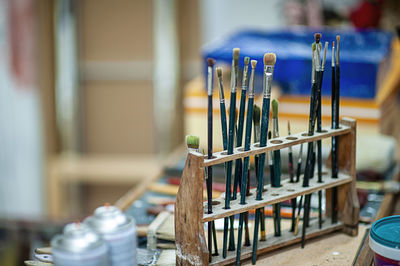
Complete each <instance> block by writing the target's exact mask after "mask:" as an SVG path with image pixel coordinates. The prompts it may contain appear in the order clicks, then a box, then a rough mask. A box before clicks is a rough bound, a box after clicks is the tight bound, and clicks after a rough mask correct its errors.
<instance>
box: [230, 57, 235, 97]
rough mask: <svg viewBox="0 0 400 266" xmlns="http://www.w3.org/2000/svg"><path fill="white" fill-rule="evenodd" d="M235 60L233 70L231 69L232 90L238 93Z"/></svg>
mask: <svg viewBox="0 0 400 266" xmlns="http://www.w3.org/2000/svg"><path fill="white" fill-rule="evenodd" d="M233 62H234V61H232V70H231V92H232V93H236V71H235V65H233Z"/></svg>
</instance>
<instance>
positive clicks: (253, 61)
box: [251, 60, 257, 68]
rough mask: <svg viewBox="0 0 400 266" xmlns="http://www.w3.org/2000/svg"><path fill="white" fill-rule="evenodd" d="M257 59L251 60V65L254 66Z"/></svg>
mask: <svg viewBox="0 0 400 266" xmlns="http://www.w3.org/2000/svg"><path fill="white" fill-rule="evenodd" d="M256 65H257V60H251V67H252V68H256Z"/></svg>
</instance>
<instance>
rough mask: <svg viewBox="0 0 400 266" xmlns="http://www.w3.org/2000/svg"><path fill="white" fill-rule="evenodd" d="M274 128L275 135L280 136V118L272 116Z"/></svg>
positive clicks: (275, 136)
mask: <svg viewBox="0 0 400 266" xmlns="http://www.w3.org/2000/svg"><path fill="white" fill-rule="evenodd" d="M272 128H273V134H272V135H273V137H274V138H279V127H278V118H277V117H274V118H272Z"/></svg>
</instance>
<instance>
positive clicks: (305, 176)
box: [303, 142, 314, 187]
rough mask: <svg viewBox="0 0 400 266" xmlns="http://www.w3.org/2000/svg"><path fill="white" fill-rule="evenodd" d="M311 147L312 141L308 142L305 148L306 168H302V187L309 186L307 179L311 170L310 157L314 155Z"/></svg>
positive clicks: (312, 146)
mask: <svg viewBox="0 0 400 266" xmlns="http://www.w3.org/2000/svg"><path fill="white" fill-rule="evenodd" d="M313 149H314V143H313V142H309V143H308V149H307V159H306V169H305V170H304V178H303V187H308V186H309V179H310V177H311V172H312V171H313V169H312V158H313V156H314V154H313V153H314V152H313Z"/></svg>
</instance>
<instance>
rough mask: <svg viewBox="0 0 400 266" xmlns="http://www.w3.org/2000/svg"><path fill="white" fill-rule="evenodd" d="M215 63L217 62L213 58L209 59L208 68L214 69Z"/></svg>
mask: <svg viewBox="0 0 400 266" xmlns="http://www.w3.org/2000/svg"><path fill="white" fill-rule="evenodd" d="M214 63H215V60H214V59H212V58H207V64H208V66H210V67H212V66H213V65H214Z"/></svg>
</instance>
